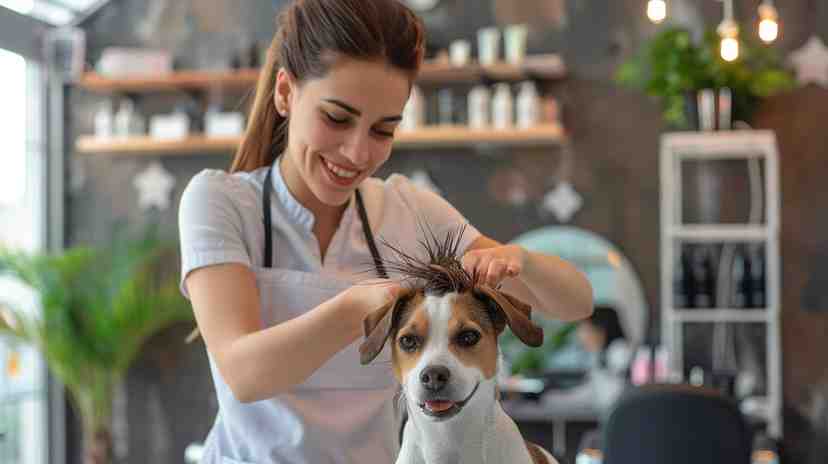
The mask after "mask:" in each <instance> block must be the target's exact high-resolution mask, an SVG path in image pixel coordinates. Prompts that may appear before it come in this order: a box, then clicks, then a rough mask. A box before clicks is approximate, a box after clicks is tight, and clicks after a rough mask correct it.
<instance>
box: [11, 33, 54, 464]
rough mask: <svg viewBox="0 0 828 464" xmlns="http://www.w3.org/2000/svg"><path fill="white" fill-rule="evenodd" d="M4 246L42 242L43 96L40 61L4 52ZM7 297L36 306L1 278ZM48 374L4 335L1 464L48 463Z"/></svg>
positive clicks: (30, 307)
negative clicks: (36, 62)
mask: <svg viewBox="0 0 828 464" xmlns="http://www.w3.org/2000/svg"><path fill="white" fill-rule="evenodd" d="M0 69H2V70H3V73H2V74H0V101H2V102H3V105H0V140H2V141H3V144H2V146H3V149H2V151H0V246H3V247H7V248H14V249H21V250H27V251H35V250H38V249H40V248H41V247H42V244H41V243H40V242H41V237H42V236H43V234H42V230H43V216H44V208H43V206H42V205H43V195H44V192H43V191H44V188H45V185H44V184H43V181H42V179H43V178H44V176H43V171H42V166H43V162H44V159H45V150H44V143H43V136H42V132H43V126H44V124H43V121H45V118H44V115H43V98H42V95H41V93H42V92H41V91H42V89H43V88H44V86H43V85H42V83H41V76H40V70H39V66H38V65H37V64H35V63H33V62H31V61H27V60H26V59H24V58H23V57H22V56H20V55H17V54H15V53H12V52H9V51H6V50H2V49H0ZM0 300H2V301H3V302H5V303H8V304H13V305H15V306H16V307H21V308H25V309H27V310H29V311H37V310H38V309H37V304H36V299H35V297H34V295H33V294H32V292H31V291H30V290H29V289H28V288H27V287H25V286H24V285H22V284H20V283H19V282H15V281H13V280H11V279H9V278H4V277H0ZM47 378H48V377H47V375H46V367H45V364H44V362H43V360H42V358H41V357H40V355H39V353H38V352H37V351H35V350H33V349H32V348H30V347H28V346H26V345H21V344H19V343H15V342H14V341H12V340H9V339H4V338H2V337H0V463H3V464H44V463H45V462H46V454H47V442H46V431H47V423H48V422H47V393H46V392H47V388H46V386H47Z"/></svg>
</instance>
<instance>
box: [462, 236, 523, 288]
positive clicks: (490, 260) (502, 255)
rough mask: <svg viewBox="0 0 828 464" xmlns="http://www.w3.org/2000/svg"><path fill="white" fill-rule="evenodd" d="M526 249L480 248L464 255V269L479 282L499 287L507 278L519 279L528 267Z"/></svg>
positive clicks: (504, 247)
mask: <svg viewBox="0 0 828 464" xmlns="http://www.w3.org/2000/svg"><path fill="white" fill-rule="evenodd" d="M526 253H527V251H526V249H524V248H523V247H521V246H519V245H500V246H495V247H491V248H478V249H476V250H471V251H469V252H467V253H466V254H465V255H463V259H462V260H461V262H462V264H463V269H465V270H466V272H468V273H469V274H471V275H472V276H474V275H477V280H478V282H481V283H485V284H488V285H489V286H491V287H497V286H498V285H500V283H501V282H502V281H503V279H505V278H506V277H517V276H519V275H520V273H521V272H522V271H523V268H524V266H525V265H526Z"/></svg>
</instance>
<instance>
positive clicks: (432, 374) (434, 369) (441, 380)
mask: <svg viewBox="0 0 828 464" xmlns="http://www.w3.org/2000/svg"><path fill="white" fill-rule="evenodd" d="M450 378H451V372H450V371H449V370H448V367H445V366H429V367H426V368H425V369H423V372H422V373H421V374H420V382H422V384H423V386H424V387H425V389H426V390H430V391H433V392H437V391H440V390H442V389H443V387H445V386H446V384H447V383H448V381H449V379H450Z"/></svg>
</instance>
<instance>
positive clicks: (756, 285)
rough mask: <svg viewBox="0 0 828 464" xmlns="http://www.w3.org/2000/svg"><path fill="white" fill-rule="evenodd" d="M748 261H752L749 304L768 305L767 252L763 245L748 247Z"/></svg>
mask: <svg viewBox="0 0 828 464" xmlns="http://www.w3.org/2000/svg"><path fill="white" fill-rule="evenodd" d="M747 255H748V258H747V261H748V263H750V272H749V275H750V279H749V281H750V293H749V294H748V298H749V300H748V305H749V307H750V308H765V307H767V304H768V303H767V286H766V284H765V282H766V281H765V277H766V275H765V273H766V266H765V253H764V248H763V247H762V246H761V245H751V246H750V247H749V249H748V253H747Z"/></svg>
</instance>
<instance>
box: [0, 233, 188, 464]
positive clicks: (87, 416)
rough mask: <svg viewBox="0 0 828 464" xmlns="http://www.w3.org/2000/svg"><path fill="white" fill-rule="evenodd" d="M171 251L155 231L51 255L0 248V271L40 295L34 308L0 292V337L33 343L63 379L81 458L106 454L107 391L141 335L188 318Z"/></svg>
mask: <svg viewBox="0 0 828 464" xmlns="http://www.w3.org/2000/svg"><path fill="white" fill-rule="evenodd" d="M174 251H175V248H174V247H172V246H169V245H166V244H163V243H162V242H161V241H160V240H158V239H157V237H156V236H155V234H154V233H150V234H147V235H146V236H145V237H144V238H142V239H138V240H131V239H128V240H125V241H118V242H115V243H112V244H111V245H110V246H108V247H106V248H102V249H96V248H90V247H75V248H70V249H68V250H66V251H65V252H63V253H60V254H54V255H52V254H40V255H29V254H24V253H20V252H12V251H8V250H2V249H0V274H3V275H9V276H13V277H16V278H19V279H20V280H21V281H22V282H23V283H24V284H26V285H28V286H29V287H31V289H32V290H33V291H34V292H35V293H36V295H37V297H38V300H39V303H40V311H39V313H38V314H37V315H33V314H32V312H31V311H28V310H26V309H25V308H20V307H14V306H12V305H10V304H9V303H8V302H3V301H2V296H0V316H2V317H0V337H10V338H11V339H12V343H27V344H30V345H32V346H33V347H35V348H36V349H37V350H38V351H40V353H41V354H42V355H43V358H44V359H45V361H46V364H47V366H48V367H49V370H50V371H51V372H52V374H53V375H55V376H56V377H57V379H58V380H60V381H61V382H62V383H63V384H64V385H65V387H66V389H67V391H68V393H69V398H70V401H71V404H72V406H73V408H74V410H75V411H76V413H77V414H78V416H79V417H80V420H81V423H82V427H83V429H82V433H83V452H84V458H83V459H84V462H85V463H86V464H108V463H109V462H111V460H112V456H111V447H112V440H111V435H110V428H111V419H112V400H113V395H114V391H115V388H116V386H117V385H118V383H119V382H120V381H121V380H122V379H123V377H124V375H125V373H126V371H127V369H128V368H129V366H130V364H131V363H132V362H133V360H134V359H135V358H136V357H137V355H138V354H139V352H140V350H141V347H142V345H143V344H144V342H145V341H146V340H147V339H148V338H149V337H150V336H152V335H153V334H155V333H157V332H159V331H160V330H162V329H164V328H166V327H168V326H170V325H172V324H174V323H176V322H180V321H188V320H191V319H192V311H191V310H190V307H189V304H188V303H187V301H186V300H185V299H184V298H183V297H182V296H181V295H180V293H179V291H178V284H177V275H176V273H175V269H176V268H177V266H170V265H169V263H170V261H171V260H172V259H174V258H175V255H176V253H175V252H174Z"/></svg>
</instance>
